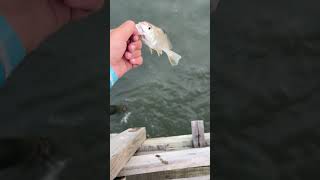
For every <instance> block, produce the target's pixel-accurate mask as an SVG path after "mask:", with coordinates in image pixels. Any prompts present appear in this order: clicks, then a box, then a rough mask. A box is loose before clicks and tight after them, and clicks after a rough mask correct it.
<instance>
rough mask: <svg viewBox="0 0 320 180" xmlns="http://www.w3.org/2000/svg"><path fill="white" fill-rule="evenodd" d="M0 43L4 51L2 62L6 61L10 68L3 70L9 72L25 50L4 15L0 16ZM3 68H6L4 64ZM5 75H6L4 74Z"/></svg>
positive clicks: (18, 61)
mask: <svg viewBox="0 0 320 180" xmlns="http://www.w3.org/2000/svg"><path fill="white" fill-rule="evenodd" d="M0 44H1V46H2V49H3V50H4V51H5V54H6V57H7V58H6V59H2V63H4V62H5V63H6V62H7V63H8V65H10V66H9V68H10V69H5V71H4V72H7V74H10V73H11V72H12V71H13V69H14V68H16V67H17V66H18V64H19V63H20V62H21V61H22V60H23V58H24V56H25V55H26V50H25V48H24V47H23V45H22V43H21V41H20V39H19V37H18V35H17V34H16V32H15V31H14V30H13V29H12V28H11V26H10V25H9V24H8V23H7V21H6V20H5V18H4V17H1V16H0ZM2 65H3V68H8V67H7V66H4V64H2ZM6 77H7V75H6Z"/></svg>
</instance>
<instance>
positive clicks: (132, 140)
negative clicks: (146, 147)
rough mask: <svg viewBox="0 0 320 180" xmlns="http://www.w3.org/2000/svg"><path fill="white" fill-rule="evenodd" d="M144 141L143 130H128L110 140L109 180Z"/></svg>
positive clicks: (144, 134)
mask: <svg viewBox="0 0 320 180" xmlns="http://www.w3.org/2000/svg"><path fill="white" fill-rule="evenodd" d="M145 140H146V129H145V128H130V129H127V130H126V131H123V132H122V133H120V134H118V135H116V136H113V137H112V138H111V139H110V180H113V179H114V178H115V177H117V175H118V173H119V172H120V170H121V169H122V168H123V167H124V166H125V165H126V163H127V162H128V160H129V159H130V158H131V156H132V155H133V154H134V153H135V152H136V151H137V149H138V148H139V147H140V146H141V144H142V143H143V142H144V141H145Z"/></svg>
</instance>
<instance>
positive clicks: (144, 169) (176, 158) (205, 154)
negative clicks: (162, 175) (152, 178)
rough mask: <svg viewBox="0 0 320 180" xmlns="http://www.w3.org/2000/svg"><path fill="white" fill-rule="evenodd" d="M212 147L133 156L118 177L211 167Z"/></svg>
mask: <svg viewBox="0 0 320 180" xmlns="http://www.w3.org/2000/svg"><path fill="white" fill-rule="evenodd" d="M209 165H210V147H205V148H197V149H187V150H181V151H170V152H164V153H158V154H147V155H141V156H133V157H132V158H131V159H130V160H129V161H128V163H127V164H126V165H125V167H123V169H122V170H121V171H120V173H119V174H118V176H129V175H135V174H144V173H151V172H159V171H169V170H176V169H184V168H192V167H200V166H209Z"/></svg>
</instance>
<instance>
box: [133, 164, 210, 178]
mask: <svg viewBox="0 0 320 180" xmlns="http://www.w3.org/2000/svg"><path fill="white" fill-rule="evenodd" d="M205 175H210V166H201V167H192V168H184V169H176V170H170V171H160V172H153V173H146V174H137V175H132V176H127V180H160V179H178V178H188V177H198V176H205Z"/></svg>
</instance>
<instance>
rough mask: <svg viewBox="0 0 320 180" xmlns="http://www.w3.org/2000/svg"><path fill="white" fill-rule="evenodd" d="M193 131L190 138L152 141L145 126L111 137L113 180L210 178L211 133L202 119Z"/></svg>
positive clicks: (192, 124)
mask: <svg viewBox="0 0 320 180" xmlns="http://www.w3.org/2000/svg"><path fill="white" fill-rule="evenodd" d="M191 129H192V134H190V135H180V136H171V137H160V138H150V139H147V138H146V129H145V128H144V127H142V128H130V129H127V130H126V131H123V132H121V133H119V134H110V179H122V180H124V179H125V180H138V179H139V180H160V179H161V180H163V179H176V180H193V179H199V180H208V179H210V133H204V126H203V121H201V120H200V121H192V122H191Z"/></svg>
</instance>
